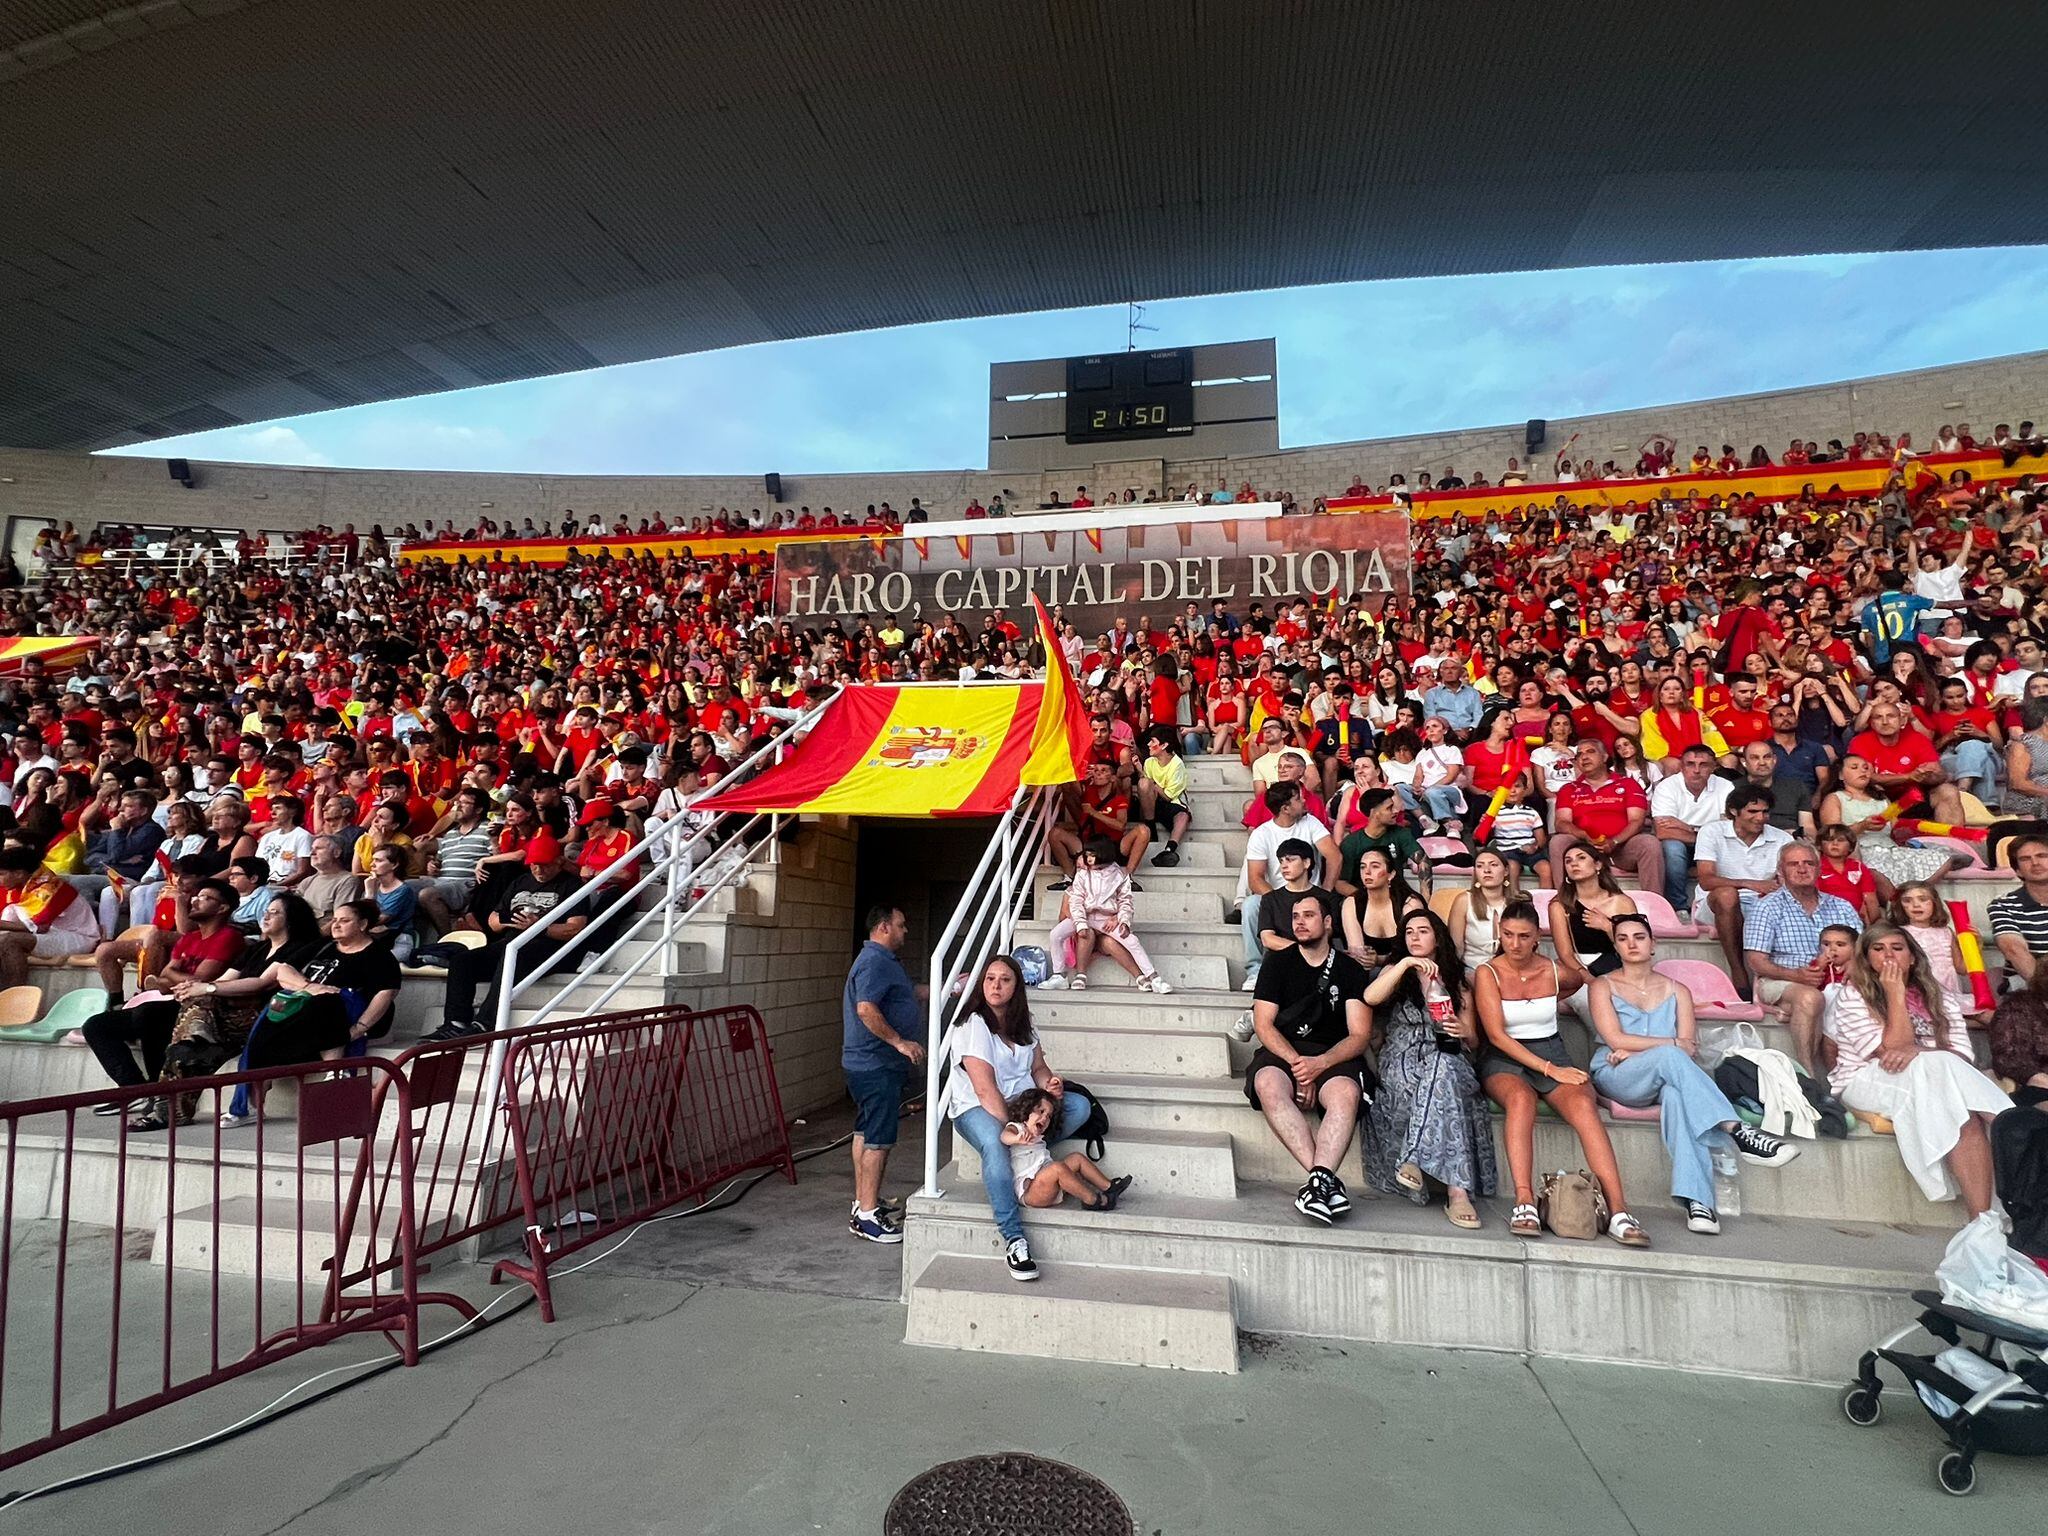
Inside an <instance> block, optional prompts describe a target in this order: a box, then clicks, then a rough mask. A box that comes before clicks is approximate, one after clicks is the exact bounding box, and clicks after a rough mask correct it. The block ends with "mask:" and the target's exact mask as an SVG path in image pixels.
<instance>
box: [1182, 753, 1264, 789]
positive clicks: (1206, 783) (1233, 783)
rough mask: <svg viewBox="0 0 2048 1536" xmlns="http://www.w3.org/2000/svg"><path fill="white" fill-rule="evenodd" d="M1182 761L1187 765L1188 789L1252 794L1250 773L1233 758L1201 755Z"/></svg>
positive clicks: (1249, 770)
mask: <svg viewBox="0 0 2048 1536" xmlns="http://www.w3.org/2000/svg"><path fill="white" fill-rule="evenodd" d="M1183 761H1184V762H1185V763H1186V764H1187V765H1188V788H1190V789H1237V790H1242V791H1243V792H1244V793H1245V794H1247V795H1248V794H1250V793H1251V792H1252V771H1251V769H1250V768H1248V767H1246V766H1245V765H1244V764H1243V763H1241V762H1239V761H1238V760H1237V758H1236V757H1235V756H1226V757H1217V756H1214V755H1212V754H1209V753H1203V754H1201V755H1199V756H1196V757H1190V758H1184V759H1183Z"/></svg>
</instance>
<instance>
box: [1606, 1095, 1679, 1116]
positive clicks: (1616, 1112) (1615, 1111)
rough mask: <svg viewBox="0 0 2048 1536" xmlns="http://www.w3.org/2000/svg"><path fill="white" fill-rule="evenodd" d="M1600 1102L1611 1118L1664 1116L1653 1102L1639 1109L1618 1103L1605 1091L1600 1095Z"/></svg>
mask: <svg viewBox="0 0 2048 1536" xmlns="http://www.w3.org/2000/svg"><path fill="white" fill-rule="evenodd" d="M1599 1102H1600V1107H1601V1108H1602V1109H1604V1110H1606V1111H1607V1118H1608V1119H1610V1120H1661V1119H1663V1118H1664V1116H1663V1113H1662V1112H1661V1111H1660V1110H1659V1109H1658V1108H1657V1106H1656V1105H1655V1104H1651V1105H1649V1106H1647V1107H1646V1108H1643V1109H1637V1108H1635V1107H1634V1106H1633V1105H1629V1104H1617V1103H1615V1102H1614V1100H1612V1099H1610V1098H1608V1097H1607V1095H1606V1094H1604V1093H1603V1094H1601V1095H1599Z"/></svg>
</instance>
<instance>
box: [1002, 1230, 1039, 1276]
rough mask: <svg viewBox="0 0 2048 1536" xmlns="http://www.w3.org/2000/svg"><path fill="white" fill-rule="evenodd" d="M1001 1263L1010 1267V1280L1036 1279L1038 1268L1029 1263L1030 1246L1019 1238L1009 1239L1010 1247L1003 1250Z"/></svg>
mask: <svg viewBox="0 0 2048 1536" xmlns="http://www.w3.org/2000/svg"><path fill="white" fill-rule="evenodd" d="M1003 1262H1004V1263H1005V1264H1007V1265H1009V1266H1010V1278H1011V1279H1012V1280H1036V1279H1037V1278H1038V1266H1037V1265H1036V1264H1034V1263H1033V1262H1032V1261H1031V1245H1030V1244H1029V1243H1027V1242H1025V1241H1024V1239H1023V1238H1021V1237H1013V1238H1011V1239H1010V1246H1009V1247H1008V1248H1006V1249H1004V1250H1003Z"/></svg>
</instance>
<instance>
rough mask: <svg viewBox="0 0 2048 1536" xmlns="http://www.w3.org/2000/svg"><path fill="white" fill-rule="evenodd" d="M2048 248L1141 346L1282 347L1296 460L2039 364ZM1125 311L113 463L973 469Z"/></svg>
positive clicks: (680, 363) (1242, 321)
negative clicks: (1002, 382) (1032, 400)
mask: <svg viewBox="0 0 2048 1536" xmlns="http://www.w3.org/2000/svg"><path fill="white" fill-rule="evenodd" d="M2044 289H2048V247H2044V246H2027V247H2007V248H2000V249H1991V250H1973V251H1928V252H1909V253H1903V254H1894V255H1881V256H1813V257H1795V258H1787V259H1782V260H1769V261H1718V262H1692V263H1684V264H1674V265H1668V266H1655V267H1604V268H1603V267H1593V268H1579V269H1576V270H1573V271H1564V272H1520V273H1503V274H1496V275H1491V276H1484V277H1448V278H1415V279H1405V280H1401V281H1397V282H1381V283H1345V284H1336V285H1331V286H1325V287H1317V288H1293V289H1285V290H1280V291H1274V292H1265V293H1242V294H1229V295H1225V296H1221V297H1216V298H1204V299H1174V300H1163V301H1158V302H1154V303H1151V304H1149V305H1148V306H1147V308H1146V312H1145V316H1144V319H1145V322H1146V323H1147V324H1149V325H1151V326H1153V327H1155V329H1154V330H1152V331H1150V332H1147V333H1144V334H1143V335H1141V337H1140V338H1139V339H1140V344H1141V345H1151V346H1169V345H1170V346H1186V345H1196V344H1200V343H1202V342H1211V341H1236V340H1242V339H1245V338H1250V337H1261V336H1273V337H1275V338H1277V339H1278V342H1279V357H1280V430H1281V440H1282V442H1283V443H1285V444H1287V445H1289V446H1295V445H1299V444H1304V443H1323V442H1341V441H1345V440H1349V439H1354V438H1372V437H1388V436H1395V435H1399V434H1404V433H1411V432H1427V431H1436V430H1443V429H1447V428H1456V427H1467V426H1481V425H1490V424H1494V423H1501V422H1515V421H1521V420H1524V419H1526V418H1528V417H1531V416H1545V417H1556V416H1569V415H1575V414H1580V413H1584V412H1592V411H1606V410H1622V409H1627V408H1630V407H1634V406H1643V405H1656V404H1662V403H1666V402H1672V401H1679V400H1692V399H1701V398H1705V397H1711V396H1715V395H1728V394H1741V393H1745V392H1748V391H1752V390H1762V389H1777V388H1785V387H1788V386H1791V385H1798V384H1812V383H1821V382H1825V381H1827V380H1831V379H1840V378H1849V377H1854V376H1857V375H1863V374H1872V373H1889V372H1895V371H1898V370H1900V369H1907V368H1922V367H1927V366H1930V365H1933V364H1937V363H1950V362H1958V361H1962V360H1964V359H1968V358H1976V357H1991V356H1996V355H1998V354H2000V353H2006V352H2024V351H2031V350H2035V349H2039V348H2048V304H2043V303H2041V302H2040V298H2039V296H2040V294H2041V293H2042V292H2043V291H2044ZM1124 323H1125V311H1124V310H1123V308H1122V307H1116V308H1110V309H1078V310H1062V311H1055V312H1052V313H1047V314H1035V315H1010V316H1001V317H997V318H994V319H987V320H960V321H952V322H948V323H944V324H937V325H919V326H906V327H902V328H900V329H897V330H891V331H867V332H862V333H858V334H855V335H848V336H828V337H821V338H818V339H815V340H808V341H788V342H773V343H768V344H765V345H761V346H753V347H741V348H736V349H733V350H731V351H726V352H710V353H699V354H695V355H692V356H687V357H674V358H665V359H662V360H659V361H656V362H648V363H630V364H624V365H621V366H619V367H614V368H602V369H595V370H592V371H591V372H588V373H580V374H567V375H561V376H558V377H555V378H548V379H532V380H527V381H524V382H521V383H514V384H499V385H492V386H488V387H486V388H481V389H471V390H463V391H460V392H457V393H451V394H442V395H427V396H422V397H420V398H417V399H412V400H398V401H389V402H385V403H382V404H377V405H364V406H355V407H351V408H349V409H346V410H338V411H324V412H321V413H319V414H317V415H311V416H299V417H293V418H290V419H288V420H284V421H279V422H274V423H270V424H268V425H264V426H253V427H231V428H227V429H225V430H222V431H218V432H201V433H195V434H192V435H190V436H186V437H178V438H170V439H165V440H164V441H162V442H158V443H152V444H148V445H146V446H142V447H136V448H130V449H124V450H119V451H122V452H128V453H136V454H146V455H149V456H151V457H162V456H164V455H165V454H173V455H179V456H184V457H188V458H195V459H222V460H237V461H244V462H256V463H276V464H337V465H348V466H354V467H376V468H387V469H478V470H521V471H533V472H543V473H555V474H571V473H596V474H759V473H762V472H764V471H767V470H770V469H774V470H780V471H783V472H785V473H791V474H797V473H811V474H830V473H853V472H858V471H888V470H902V469H951V468H979V467H981V466H982V465H983V463H984V462H985V459H986V445H987V430H988V421H987V404H986V398H987V389H988V365H989V364H990V363H991V362H996V361H1001V360H1005V359H1010V358H1027V357H1056V356H1063V355H1067V354H1071V353H1080V352H1089V351H1099V350H1105V349H1111V348H1120V347H1122V346H1123V344H1124V340H1125V329H1124Z"/></svg>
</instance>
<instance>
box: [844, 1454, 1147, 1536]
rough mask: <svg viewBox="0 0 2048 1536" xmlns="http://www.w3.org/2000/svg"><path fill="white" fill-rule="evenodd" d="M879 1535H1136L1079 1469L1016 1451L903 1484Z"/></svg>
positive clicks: (1120, 1506)
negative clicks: (881, 1533)
mask: <svg viewBox="0 0 2048 1536" xmlns="http://www.w3.org/2000/svg"><path fill="white" fill-rule="evenodd" d="M882 1532H883V1536H1134V1533H1133V1529H1132V1526H1131V1512H1130V1511H1129V1510H1128V1509H1126V1508H1124V1501H1123V1500H1122V1499H1120V1498H1118V1497H1117V1496H1116V1494H1115V1493H1114V1492H1113V1491H1112V1490H1111V1489H1110V1487H1109V1485H1108V1484H1106V1483H1104V1482H1102V1481H1101V1480H1100V1479H1099V1478H1094V1477H1090V1476H1089V1475H1088V1474H1087V1473H1086V1472H1083V1471H1082V1470H1081V1469H1080V1468H1079V1467H1070V1466H1068V1465H1067V1464H1066V1463H1065V1462H1062V1461H1047V1460H1046V1459H1045V1458H1044V1457H1043V1456H1027V1455H1025V1454H1024V1453H1023V1452H1021V1451H1004V1452H1001V1453H1000V1454H998V1455H994V1456H969V1457H966V1458H964V1459H963V1460H960V1461H948V1462H945V1463H942V1464H941V1465H939V1466H936V1467H933V1468H932V1469H931V1470H930V1471H929V1472H920V1473H919V1474H918V1475H917V1476H916V1477H913V1478H912V1479H911V1480H910V1481H909V1482H907V1483H905V1484H904V1485H903V1488H902V1490H901V1491H900V1492H898V1493H897V1495H896V1497H895V1499H894V1500H893V1501H892V1502H891V1503H890V1505H889V1513H888V1515H887V1517H886V1518H885V1519H884V1520H883V1522H882Z"/></svg>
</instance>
